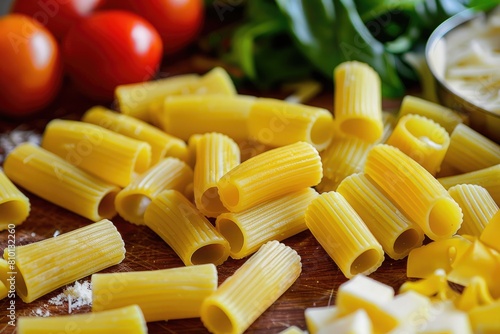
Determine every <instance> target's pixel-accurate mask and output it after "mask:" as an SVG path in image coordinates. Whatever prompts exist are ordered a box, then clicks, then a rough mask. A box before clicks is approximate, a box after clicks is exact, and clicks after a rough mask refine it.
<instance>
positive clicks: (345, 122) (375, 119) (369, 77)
mask: <svg viewBox="0 0 500 334" xmlns="http://www.w3.org/2000/svg"><path fill="white" fill-rule="evenodd" d="M333 74H334V83H335V101H334V114H335V121H336V123H337V124H338V129H339V130H340V131H341V132H342V133H343V134H345V135H350V136H354V137H358V138H360V139H363V140H365V141H367V142H370V143H373V142H375V141H377V140H378V139H380V137H381V136H382V133H383V128H384V125H383V121H382V93H381V86H380V77H379V75H378V73H377V72H376V71H375V70H374V69H373V68H371V67H370V66H369V65H367V64H365V63H361V62H357V61H348V62H344V63H342V64H340V65H338V66H337V67H336V68H335V70H334V73H333Z"/></svg>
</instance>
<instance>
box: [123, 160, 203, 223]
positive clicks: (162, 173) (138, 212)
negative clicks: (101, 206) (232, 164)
mask: <svg viewBox="0 0 500 334" xmlns="http://www.w3.org/2000/svg"><path fill="white" fill-rule="evenodd" d="M192 182H193V170H192V169H191V167H189V166H188V165H187V164H186V163H185V162H184V161H181V160H179V159H177V158H172V157H168V158H165V159H163V160H162V161H160V162H159V163H158V164H156V165H154V166H153V167H151V168H150V169H148V170H147V171H146V172H145V173H144V174H141V175H140V176H139V177H138V178H136V179H135V180H133V181H132V182H131V183H130V184H129V185H128V186H126V187H125V188H123V189H122V190H120V192H119V193H118V195H117V196H116V198H115V207H116V210H117V211H118V213H119V214H120V216H121V217H122V218H124V219H125V220H126V221H128V222H130V223H134V224H137V225H144V212H145V211H146V208H147V207H148V205H149V204H150V203H151V201H152V200H153V199H154V198H155V197H156V195H158V194H159V193H160V192H162V191H163V190H166V189H174V190H177V191H179V192H180V193H182V194H185V193H186V191H187V188H188V186H189V185H190V184H191V183H192Z"/></svg>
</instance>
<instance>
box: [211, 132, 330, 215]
mask: <svg viewBox="0 0 500 334" xmlns="http://www.w3.org/2000/svg"><path fill="white" fill-rule="evenodd" d="M322 174H323V169H322V165H321V158H320V156H319V153H318V151H317V150H316V149H315V148H314V147H313V146H312V145H311V144H308V143H305V142H297V143H295V144H290V145H286V146H282V147H278V148H275V149H272V150H269V151H266V152H264V153H261V154H259V155H257V156H255V157H253V158H250V159H248V160H246V161H245V162H242V163H241V164H239V165H238V166H236V167H235V168H233V169H232V170H230V171H229V172H228V173H226V174H225V175H224V176H223V177H222V178H221V179H220V180H219V182H218V183H217V187H218V189H219V195H220V198H221V201H222V203H223V204H224V206H225V207H226V208H228V209H229V211H232V212H239V211H243V210H245V209H248V208H250V207H251V206H254V205H256V204H258V203H262V202H264V201H267V200H270V199H272V198H275V197H278V196H281V195H284V194H286V193H289V192H292V191H296V190H300V189H303V188H305V187H312V186H315V185H317V184H318V183H319V181H320V180H321V177H322Z"/></svg>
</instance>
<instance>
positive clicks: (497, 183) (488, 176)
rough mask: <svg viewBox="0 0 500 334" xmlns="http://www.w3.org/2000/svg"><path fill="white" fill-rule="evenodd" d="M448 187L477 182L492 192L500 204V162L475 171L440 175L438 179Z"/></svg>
mask: <svg viewBox="0 0 500 334" xmlns="http://www.w3.org/2000/svg"><path fill="white" fill-rule="evenodd" d="M437 180H438V181H439V183H441V184H442V185H443V187H445V188H446V189H449V188H451V187H453V186H456V185H457V184H476V185H478V186H482V187H483V188H485V189H486V190H488V192H489V193H490V195H491V197H493V199H494V200H495V203H497V205H499V206H500V164H498V165H495V166H491V167H487V168H483V169H479V170H476V171H473V172H467V173H463V174H458V175H453V176H446V177H440V178H438V179H437Z"/></svg>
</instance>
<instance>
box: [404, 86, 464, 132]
mask: <svg viewBox="0 0 500 334" xmlns="http://www.w3.org/2000/svg"><path fill="white" fill-rule="evenodd" d="M408 114H416V115H420V116H424V117H427V118H429V119H432V120H433V121H434V122H437V123H439V124H440V125H441V126H442V127H443V128H445V129H446V131H447V132H448V133H450V134H451V133H452V132H453V129H454V128H455V127H456V126H457V125H458V124H461V123H462V122H463V120H464V118H463V117H462V116H461V115H460V114H458V113H457V112H455V111H453V110H452V109H450V108H447V107H444V106H442V105H440V104H438V103H434V102H431V101H428V100H425V99H423V98H420V97H417V96H413V95H406V96H405V97H404V98H403V100H402V101H401V106H400V108H399V117H404V116H406V115H408Z"/></svg>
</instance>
